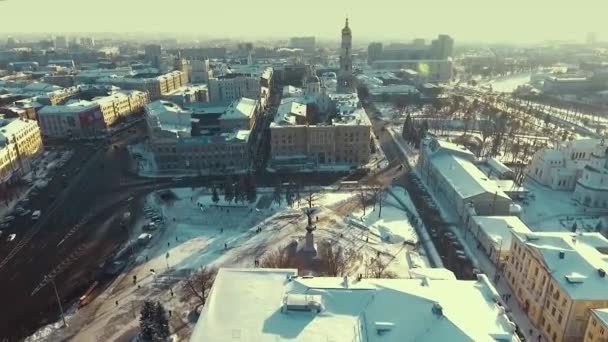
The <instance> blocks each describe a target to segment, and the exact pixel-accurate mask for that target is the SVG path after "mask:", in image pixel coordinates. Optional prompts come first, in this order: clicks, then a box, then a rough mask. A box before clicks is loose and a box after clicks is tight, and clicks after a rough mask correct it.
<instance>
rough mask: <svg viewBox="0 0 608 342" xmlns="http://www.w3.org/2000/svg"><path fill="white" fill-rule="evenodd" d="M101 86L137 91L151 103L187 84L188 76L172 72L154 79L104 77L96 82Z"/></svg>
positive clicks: (179, 72)
mask: <svg viewBox="0 0 608 342" xmlns="http://www.w3.org/2000/svg"><path fill="white" fill-rule="evenodd" d="M97 82H98V83H101V84H111V85H114V86H117V87H119V88H122V89H126V90H139V91H142V92H144V93H147V94H148V98H149V99H150V100H151V101H154V100H158V99H160V98H161V96H162V95H166V94H169V93H171V92H173V91H174V90H176V89H178V88H180V87H183V86H185V85H187V84H188V75H187V74H185V73H183V72H181V71H172V72H169V73H167V74H164V75H161V76H158V77H154V78H132V77H104V78H100V79H98V80H97Z"/></svg>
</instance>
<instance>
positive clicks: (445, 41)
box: [430, 34, 454, 59]
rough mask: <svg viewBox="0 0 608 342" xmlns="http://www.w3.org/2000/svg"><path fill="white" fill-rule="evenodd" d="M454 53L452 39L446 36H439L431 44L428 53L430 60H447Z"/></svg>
mask: <svg viewBox="0 0 608 342" xmlns="http://www.w3.org/2000/svg"><path fill="white" fill-rule="evenodd" d="M453 52H454V39H452V37H450V36H448V35H447V34H440V35H439V36H438V37H437V39H434V40H433V41H432V42H431V47H430V53H431V58H432V59H447V58H450V57H452V55H453Z"/></svg>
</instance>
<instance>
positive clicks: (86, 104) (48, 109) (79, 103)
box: [38, 100, 99, 115]
mask: <svg viewBox="0 0 608 342" xmlns="http://www.w3.org/2000/svg"><path fill="white" fill-rule="evenodd" d="M95 107H99V105H98V104H97V103H94V102H91V101H86V100H70V101H68V102H67V103H66V104H65V105H56V106H44V107H42V109H40V111H39V112H38V114H49V113H52V114H70V115H71V114H74V113H80V112H84V111H87V110H91V109H94V108H95Z"/></svg>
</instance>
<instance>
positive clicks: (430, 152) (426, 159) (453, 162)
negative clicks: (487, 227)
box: [417, 139, 513, 221]
mask: <svg viewBox="0 0 608 342" xmlns="http://www.w3.org/2000/svg"><path fill="white" fill-rule="evenodd" d="M420 150H421V152H420V157H419V158H418V166H417V167H418V168H419V169H420V174H421V177H422V179H423V180H424V181H425V183H426V184H427V185H428V187H429V188H431V189H432V190H433V192H434V193H435V194H436V195H438V196H443V197H445V199H446V200H447V201H449V202H450V203H452V204H453V206H454V207H455V209H456V212H457V213H458V215H459V216H460V218H461V219H462V220H463V221H465V220H466V219H467V218H468V216H470V215H471V213H474V214H472V215H473V216H475V215H481V216H509V215H510V214H511V204H513V201H512V200H511V198H509V196H507V194H506V193H505V192H504V191H503V190H502V189H501V188H500V187H499V186H498V184H497V182H496V181H495V180H492V179H488V176H487V175H486V174H485V173H483V172H482V171H481V170H480V169H479V168H478V167H477V166H476V165H475V161H476V159H475V155H474V154H473V153H472V152H471V151H469V150H468V149H466V148H465V147H463V146H458V145H456V144H454V143H451V142H447V141H443V140H440V139H425V140H424V141H423V142H422V147H421V148H420Z"/></svg>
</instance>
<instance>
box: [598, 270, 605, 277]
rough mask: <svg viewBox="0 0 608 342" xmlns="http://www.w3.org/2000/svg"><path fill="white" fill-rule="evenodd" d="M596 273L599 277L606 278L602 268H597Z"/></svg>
mask: <svg viewBox="0 0 608 342" xmlns="http://www.w3.org/2000/svg"><path fill="white" fill-rule="evenodd" d="M597 273H598V274H599V275H600V278H606V271H604V269H603V268H598V269H597Z"/></svg>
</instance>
